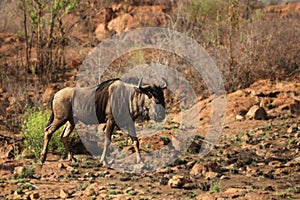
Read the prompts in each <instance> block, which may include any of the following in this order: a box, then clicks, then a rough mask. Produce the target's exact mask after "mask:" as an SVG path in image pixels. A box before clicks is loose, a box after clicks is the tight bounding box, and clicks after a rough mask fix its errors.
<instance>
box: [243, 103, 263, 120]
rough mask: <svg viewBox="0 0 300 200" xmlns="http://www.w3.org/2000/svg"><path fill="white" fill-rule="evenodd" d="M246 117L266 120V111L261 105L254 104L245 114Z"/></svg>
mask: <svg viewBox="0 0 300 200" xmlns="http://www.w3.org/2000/svg"><path fill="white" fill-rule="evenodd" d="M246 118H247V119H255V120H266V119H267V112H266V110H265V109H264V108H263V107H260V106H258V105H254V106H252V107H251V108H250V110H249V111H248V112H247V114H246Z"/></svg>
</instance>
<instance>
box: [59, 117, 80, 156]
mask: <svg viewBox="0 0 300 200" xmlns="http://www.w3.org/2000/svg"><path fill="white" fill-rule="evenodd" d="M74 127H75V123H74V122H73V121H68V122H67V123H66V125H65V128H64V130H63V131H62V133H61V136H60V138H61V141H62V142H63V144H64V147H65V149H66V155H67V158H68V160H69V161H72V160H74V161H75V162H76V159H75V158H74V157H73V155H72V152H71V151H70V148H69V145H68V138H69V136H70V134H71V133H72V131H73V130H74Z"/></svg>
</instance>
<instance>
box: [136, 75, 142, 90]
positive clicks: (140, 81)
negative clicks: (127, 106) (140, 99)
mask: <svg viewBox="0 0 300 200" xmlns="http://www.w3.org/2000/svg"><path fill="white" fill-rule="evenodd" d="M142 81H143V77H142V78H140V80H139V83H138V85H137V88H141V86H142Z"/></svg>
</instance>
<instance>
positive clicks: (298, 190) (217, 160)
mask: <svg viewBox="0 0 300 200" xmlns="http://www.w3.org/2000/svg"><path fill="white" fill-rule="evenodd" d="M131 9H133V11H134V12H135V13H136V14H135V15H134V16H135V18H133V17H132V16H131V15H126V16H125V17H127V18H128V19H129V20H130V21H129V22H130V23H128V24H130V27H131V28H136V27H138V26H139V24H138V22H139V21H137V18H140V22H141V23H144V22H145V21H147V20H148V19H144V18H143V17H144V15H143V13H144V11H143V10H140V9H148V7H147V6H146V7H145V6H144V7H143V8H135V7H132V8H131ZM164 9H165V8H164ZM164 9H162V8H161V7H154V8H151V9H149V10H148V12H150V11H151V12H150V13H154V14H151V15H153V16H157V19H156V18H155V20H154V22H155V23H158V24H164V23H166V22H167V19H166V18H165V15H162V14H161V13H162V12H163V10H164ZM113 10H114V9H113ZM115 10H119V9H118V8H115ZM290 10H292V12H291V11H290ZM108 11H109V12H108ZM121 11H122V10H121ZM121 11H120V12H121ZM267 11H268V12H271V13H279V14H281V15H282V16H283V17H287V16H288V15H289V13H297V14H299V5H298V4H297V5H296V4H295V5H294V4H292V6H289V5H287V6H284V7H280V9H278V8H277V7H270V8H269V10H267ZM105 12H107V13H105ZM115 12H117V11H115ZM122 12H123V11H122ZM100 14H101V13H99V19H98V20H100V21H99V22H97V23H98V24H100V25H101V23H102V21H101V20H104V21H105V23H108V21H109V20H108V19H106V17H105V18H103V19H102V18H101V16H100ZM102 14H103V13H102ZM104 14H105V15H108V16H110V15H112V13H110V10H104ZM113 16H114V15H112V16H111V17H113ZM120 16H121V14H120ZM293 16H294V15H293ZM96 17H97V16H96ZM111 17H109V18H111ZM114 17H115V18H114V20H113V22H110V23H109V24H110V25H108V24H107V26H108V28H109V29H111V32H113V33H114V32H122V31H124V30H121V29H120V27H123V28H124V29H125V28H126V26H125V25H124V24H123V21H124V19H126V18H124V17H119V16H118V17H116V16H114ZM69 18H70V20H71V19H72V20H77V19H75V18H74V17H73V16H69ZM72 20H71V21H72ZM125 21H126V20H125ZM95 23H96V22H95ZM103 23H104V22H103ZM155 23H154V24H153V23H150V24H147V25H148V26H157V24H155ZM82 24H83V23H81V24H79V25H80V27H79V28H77V29H76V30H75V31H74V33H73V34H74V35H75V36H78V35H79V36H80V34H81V36H80V37H79V36H78V38H81V39H82V38H84V37H86V35H87V32H88V31H87V29H84V28H82V30H81V32H79V31H78V30H80V28H81V26H83V25H82ZM116 24H119V25H116ZM79 25H78V26H79ZM99 27H100V28H99ZM99 27H97V29H100V30H101V27H102V26H99ZM85 28H86V27H85ZM102 28H103V27H102ZM97 29H96V30H97ZM103 31H105V29H104V30H103ZM100 33H102V32H101V31H100V32H99V33H97V32H96V38H97V39H98V40H99V41H102V40H103V39H104V38H106V37H107V34H108V35H109V34H110V33H106V31H105V32H104V33H105V34H104V33H103V35H102V34H100ZM85 40H87V41H88V40H89V38H87V39H85ZM85 40H83V41H85ZM0 42H1V48H0V53H1V56H2V57H1V62H2V60H3V63H6V64H7V63H12V65H10V66H14V65H16V66H17V64H18V62H19V61H18V58H19V56H20V55H19V54H18V53H15V52H18V50H19V49H20V48H21V45H23V43H22V41H19V39H18V37H16V36H15V34H12V33H1V34H0ZM69 48H70V47H69ZM90 50H91V47H85V49H81V50H80V51H81V52H83V54H87V53H86V52H89V51H90ZM68 52H71V53H70V55H67V57H70V58H69V60H71V61H72V62H70V63H68V64H69V65H70V66H72V67H70V68H68V69H67V70H66V72H64V74H62V73H59V74H58V75H57V79H56V82H55V83H50V84H48V85H47V84H46V86H45V85H42V84H39V82H37V81H36V80H35V77H34V76H33V75H30V76H31V77H29V75H28V72H27V71H26V73H25V72H23V73H25V74H22V73H21V72H20V69H18V68H13V67H11V68H9V67H7V66H8V65H6V64H3V66H1V67H3V69H4V72H5V73H3V74H4V75H2V77H0V78H1V87H0V199H119V200H122V199H139V200H142V199H143V200H147V199H183V200H186V199H199V200H202V199H203V200H216V199H217V200H221V199H222V200H223V199H249V200H250V199H251V200H252V199H263V200H264V199H268V200H269V199H274V200H277V199H278V200H281V199H300V125H299V120H300V83H299V75H298V77H296V76H294V77H292V78H290V80H284V81H279V80H283V79H284V78H281V77H280V78H281V79H278V80H276V81H275V80H274V81H270V80H258V81H256V82H255V83H253V84H252V85H251V86H250V87H249V88H246V89H243V90H237V91H235V92H233V93H229V94H226V102H227V104H226V116H225V121H224V124H223V125H222V133H221V135H220V137H219V139H218V142H217V143H216V144H215V145H214V146H213V148H212V150H211V151H210V152H209V154H207V155H206V156H204V157H200V156H199V150H200V148H201V146H202V145H204V143H205V134H206V131H207V130H208V128H209V127H210V120H211V102H212V101H213V100H214V99H213V97H211V98H204V97H199V102H198V104H197V106H198V108H199V110H200V111H201V112H200V113H199V116H198V117H199V119H200V120H199V127H198V129H199V130H198V132H197V135H196V136H195V137H194V138H192V143H191V145H190V146H189V148H187V149H186V150H185V151H184V152H183V153H182V154H181V155H180V157H179V158H178V159H176V160H175V161H174V162H172V164H170V165H168V166H166V167H163V168H159V169H156V170H155V171H152V172H146V171H147V166H146V165H141V164H137V165H136V166H134V168H135V169H136V170H135V171H129V172H124V171H120V170H116V169H114V168H108V167H104V166H100V165H99V160H98V159H97V158H95V157H93V156H91V155H89V154H76V155H75V156H76V158H77V160H78V161H77V162H69V161H65V160H63V159H62V157H61V156H60V155H58V154H57V152H50V153H49V155H48V157H47V161H46V162H45V163H44V164H41V163H40V162H39V161H38V160H35V159H32V158H30V157H28V155H26V154H25V153H24V152H23V151H22V149H21V146H22V142H23V138H22V133H20V130H19V129H20V124H21V122H20V119H19V118H17V116H21V114H22V111H24V107H25V106H24V105H34V104H35V103H37V102H39V103H40V104H39V105H43V104H45V105H46V106H47V105H48V103H49V102H48V100H49V99H50V97H51V96H53V94H54V91H56V90H58V88H61V87H65V86H68V85H71V83H72V82H73V81H74V76H75V74H76V72H77V71H76V70H77V69H76V68H77V67H78V66H79V65H80V62H81V61H80V58H74V57H76V55H77V54H76V55H73V53H72V52H73V51H68ZM2 58H5V59H2ZM71 58H72V59H71ZM78 60H79V61H78ZM4 61H5V62H4ZM75 61H76V62H75ZM77 61H78V62H77ZM123 62H124V60H121V61H120V63H121V64H122V65H123ZM74 63H75V64H74ZM121 64H120V65H121ZM76 65H77V66H76ZM116 66H118V65H116ZM114 68H116V67H114ZM116 69H117V70H119V69H118V68H116ZM22 70H23V71H24V69H22ZM27 75H28V77H29V78H28V77H27ZM27 78H28V79H27ZM25 79H26V83H27V82H28V83H30V84H29V85H28V86H27V85H26V84H25ZM274 79H275V78H274ZM16 83H18V84H16ZM23 83H24V84H23ZM37 83H38V84H37ZM195 83H196V84H197V83H198V82H195ZM3 85H4V86H5V88H4V87H2V86H3ZM27 87H28V88H29V90H28V91H27V95H28V97H29V99H26V97H25V95H24V89H25V88H26V90H27V89H28V88H27ZM44 87H47V88H44ZM199 88H200V87H199ZM199 88H197V89H199ZM45 90H46V91H45ZM199 90H201V88H200V89H199ZM12 93H13V94H14V95H15V96H12V95H11V94H12ZM42 96H43V98H44V97H45V101H44V99H43V100H41V99H40V97H42ZM295 96H296V98H295ZM297 96H298V97H297ZM16 97H18V98H19V99H16ZM31 101H32V102H31ZM41 101H42V103H41ZM43 106H44V105H43ZM257 108H258V109H257ZM179 111H180V110H176V111H175V112H172V114H170V115H168V116H167V120H166V124H165V125H166V127H165V128H164V130H163V131H158V132H155V133H153V135H152V137H151V138H147V139H146V140H145V139H144V138H142V139H140V145H141V149H142V157H143V155H145V154H146V152H147V153H149V152H150V153H151V152H153V151H155V150H157V149H161V148H164V147H165V146H167V145H169V146H170V147H171V148H173V150H174V149H176V148H175V146H176V142H177V143H178V141H176V139H174V138H175V137H174V136H175V134H176V131H177V130H178V124H180V123H181V115H180V113H179V114H174V113H178V112H179ZM249 111H254V112H252V113H251V112H250V113H249ZM189 117H193V116H189ZM7 124H10V125H11V126H10V127H7ZM14 126H16V127H14ZM121 136H122V135H121ZM116 138H117V139H119V140H117V139H116ZM116 138H115V140H114V141H113V143H115V144H119V142H120V141H123V140H124V138H123V137H116ZM203 139H204V140H203ZM122 148H123V150H124V151H126V152H127V153H128V152H131V153H132V154H134V152H132V151H133V150H132V147H131V146H126V145H125V146H124V143H123V146H122ZM173 150H172V151H173ZM133 156H134V155H133ZM170 157H171V156H170Z"/></svg>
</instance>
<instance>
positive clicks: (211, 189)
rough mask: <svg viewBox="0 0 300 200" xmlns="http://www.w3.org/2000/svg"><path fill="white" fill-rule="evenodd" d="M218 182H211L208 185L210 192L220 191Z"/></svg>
mask: <svg viewBox="0 0 300 200" xmlns="http://www.w3.org/2000/svg"><path fill="white" fill-rule="evenodd" d="M220 187H221V184H220V183H212V184H211V187H210V193H219V192H220Z"/></svg>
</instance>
